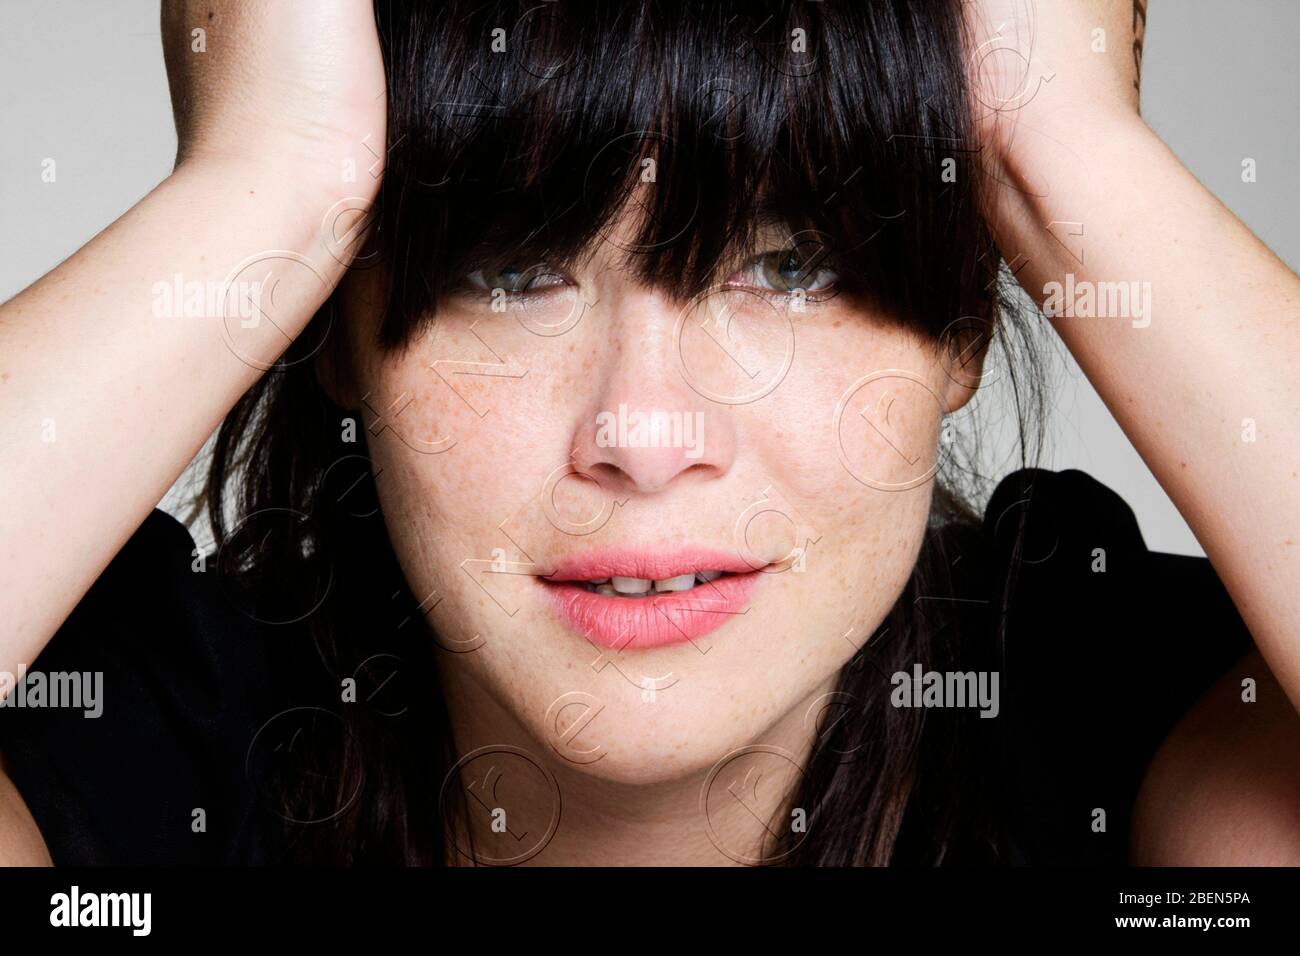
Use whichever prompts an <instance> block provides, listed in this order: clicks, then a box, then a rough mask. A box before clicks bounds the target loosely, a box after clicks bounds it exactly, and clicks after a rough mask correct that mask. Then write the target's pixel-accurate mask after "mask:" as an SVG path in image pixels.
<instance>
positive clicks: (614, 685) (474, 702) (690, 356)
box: [345, 231, 970, 784]
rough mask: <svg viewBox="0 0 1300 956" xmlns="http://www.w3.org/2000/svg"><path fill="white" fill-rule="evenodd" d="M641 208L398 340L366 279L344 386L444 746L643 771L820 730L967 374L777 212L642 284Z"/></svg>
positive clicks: (914, 512)
mask: <svg viewBox="0 0 1300 956" xmlns="http://www.w3.org/2000/svg"><path fill="white" fill-rule="evenodd" d="M625 234H627V233H625V232H623V231H617V232H611V233H610V234H609V235H608V236H607V237H606V238H605V240H604V241H603V243H602V245H601V246H600V247H599V248H598V249H597V250H596V251H595V252H594V253H593V255H592V257H591V259H590V261H589V262H587V263H586V264H585V265H584V266H583V267H582V268H580V269H577V270H574V272H573V273H571V274H569V275H567V276H565V277H559V276H557V275H554V274H551V273H548V272H547V271H546V269H544V268H543V269H540V270H535V271H529V270H524V271H523V272H522V273H520V272H517V271H513V270H510V269H500V270H498V271H496V272H492V273H487V274H484V273H482V272H480V273H477V274H472V275H471V276H469V277H468V278H467V280H466V282H465V284H464V286H463V288H462V289H461V290H460V291H458V292H456V293H455V294H453V295H451V296H450V297H448V298H447V299H445V300H443V303H442V305H441V306H440V310H439V312H438V314H437V316H436V320H435V322H434V323H433V325H432V327H431V328H430V329H429V331H428V332H426V333H422V334H420V335H417V336H416V337H415V338H414V339H413V340H412V342H411V343H410V345H409V347H408V348H406V349H405V350H404V351H397V352H384V351H382V350H380V349H379V348H378V347H377V346H376V345H374V344H373V343H374V339H375V329H376V328H377V324H376V323H377V315H378V311H379V309H378V303H377V302H376V301H375V300H374V298H373V288H374V287H373V285H372V284H371V282H369V281H368V280H367V278H366V277H365V274H361V275H358V276H354V277H353V278H352V280H350V284H349V287H348V289H347V290H346V298H345V306H346V308H347V310H348V312H349V313H350V316H349V317H350V321H349V323H348V327H349V329H350V330H351V339H350V343H351V349H350V352H351V356H352V358H351V359H350V362H352V363H353V367H352V369H351V371H350V379H351V381H350V383H349V385H348V386H347V388H348V389H349V391H353V394H351V395H350V396H348V397H349V398H350V400H351V401H352V402H353V403H354V405H355V407H359V408H361V409H362V419H363V421H364V423H365V425H366V427H367V428H368V435H367V440H368V442H369V447H370V452H371V457H372V460H373V467H374V473H375V475H376V484H377V488H378V492H379V497H380V502H381V506H382V509H383V513H384V518H385V521H386V524H387V527H388V530H389V533H390V536H391V539H392V544H393V548H394V551H395V553H396V556H397V559H398V561H399V562H400V564H401V567H402V569H403V571H404V573H405V576H406V580H407V582H408V583H409V585H410V588H411V591H412V592H413V595H414V597H415V600H416V601H417V602H420V607H419V608H418V609H412V611H411V614H412V617H413V619H414V620H416V621H418V620H419V618H420V617H421V616H423V617H424V618H425V619H427V621H428V623H429V624H430V625H431V627H432V630H433V632H434V633H435V634H436V635H437V638H436V639H437V640H438V642H439V644H440V645H441V647H442V648H443V649H444V651H445V652H443V653H440V654H439V659H440V661H441V670H442V674H443V680H444V683H445V685H446V689H447V692H448V695H449V700H450V701H451V702H452V704H453V708H452V709H453V713H454V714H455V713H456V712H457V711H458V710H461V714H460V716H457V717H456V718H455V719H456V721H457V733H458V741H457V743H458V746H460V747H461V748H462V750H463V749H465V748H472V747H479V746H483V745H486V744H500V743H510V744H514V745H522V746H524V747H525V748H526V749H528V750H530V751H531V752H533V753H534V754H535V755H536V756H537V757H538V758H541V759H545V760H547V761H548V762H549V763H551V764H552V766H555V767H558V768H560V769H562V770H563V769H566V768H567V769H571V770H572V771H574V772H578V773H582V774H588V775H594V776H595V777H598V778H603V779H605V780H607V781H617V782H621V783H633V784H646V783H652V782H668V781H672V780H675V779H680V778H684V777H686V776H688V775H692V774H696V773H698V772H700V771H706V770H708V769H709V768H710V767H711V766H713V765H714V764H715V762H717V761H718V760H719V759H720V758H722V757H723V756H724V755H726V754H728V753H729V752H730V751H732V750H734V749H736V748H739V747H743V746H745V745H747V744H750V743H754V742H759V741H770V740H773V739H778V738H779V739H780V740H782V741H790V740H796V741H797V740H801V739H806V740H807V741H808V742H811V740H812V737H813V734H814V727H815V724H814V722H815V720H816V719H817V718H818V716H819V714H820V712H821V709H822V707H823V706H826V705H827V704H828V703H829V702H828V701H827V700H826V699H825V695H827V694H828V693H829V692H830V691H831V690H832V688H833V684H834V680H835V677H836V675H837V671H838V670H839V669H840V668H841V666H842V665H844V664H845V662H846V661H848V660H849V658H850V657H851V656H852V655H853V653H854V651H855V649H856V648H857V647H859V646H861V644H862V643H863V642H864V641H865V640H866V639H867V638H868V637H869V636H871V635H872V634H873V632H874V631H875V630H876V628H877V627H878V625H879V624H880V623H881V621H882V619H883V618H884V616H885V615H886V613H887V612H888V611H889V609H890V607H891V606H892V605H893V603H894V602H895V600H896V599H897V598H898V596H899V594H900V592H901V590H902V588H903V586H904V584H905V582H906V580H907V578H908V576H909V574H910V572H911V569H912V566H913V563H914V560H915V558H916V555H917V551H918V549H919V547H920V544H921V540H922V536H923V533H924V530H925V527H926V519H927V514H928V511H929V507H930V499H931V489H932V481H931V479H932V476H933V474H934V471H935V468H936V464H937V459H938V457H939V456H940V454H941V453H942V445H941V441H940V432H941V423H942V418H943V415H944V414H945V412H947V411H951V410H955V409H956V408H957V407H959V406H960V405H961V404H962V403H964V401H965V400H966V399H967V398H968V397H969V395H970V392H969V390H968V389H966V388H964V387H961V386H960V385H959V384H958V383H957V382H956V381H955V379H954V378H953V377H950V374H949V372H950V368H949V362H948V360H947V359H946V357H945V356H944V355H942V354H940V349H939V347H938V346H937V345H936V344H935V343H934V342H933V341H932V340H929V339H927V338H924V337H921V336H919V335H917V334H916V333H914V332H911V331H908V330H906V329H905V328H904V327H903V326H902V325H901V324H900V323H897V322H893V321H890V320H888V319H887V318H886V317H885V316H883V315H880V314H878V313H877V312H875V311H873V309H872V307H870V306H869V305H867V304H866V303H865V302H864V301H862V300H861V299H859V298H856V297H854V296H851V295H849V294H847V293H845V294H834V289H833V281H834V278H835V276H834V273H833V272H831V271H829V269H817V268H816V267H815V266H814V267H809V268H806V269H804V270H803V271H800V270H799V269H798V268H797V257H795V259H794V260H791V259H790V258H789V257H788V253H789V252H790V248H789V240H788V238H786V237H785V236H784V235H783V234H781V233H779V232H774V233H771V234H770V236H769V238H770V240H771V241H770V242H769V243H768V244H767V248H770V249H772V250H774V251H777V252H780V251H781V250H782V249H783V247H785V248H784V253H785V254H778V255H775V256H769V257H767V258H766V259H763V260H761V261H760V262H758V263H752V262H751V264H750V265H748V266H746V267H744V268H738V269H736V270H734V273H733V274H732V275H731V277H730V279H729V280H728V281H727V283H726V284H725V287H724V288H720V289H718V290H715V291H713V292H712V293H710V294H707V295H704V296H701V297H699V298H697V299H696V300H694V301H690V302H683V301H672V300H670V298H668V297H666V296H665V295H664V294H662V293H660V292H657V291H655V290H654V289H651V288H647V287H645V286H644V285H641V284H639V283H638V282H637V280H636V279H635V278H634V276H633V275H632V273H631V272H629V271H627V270H626V269H625V268H624V265H625V252H626V243H625V242H624V241H623V236H624V235H625ZM651 254H652V253H651ZM371 278H373V277H371ZM525 286H526V287H527V288H526V291H523V292H522V293H519V292H517V291H516V290H518V289H520V288H523V287H525ZM791 286H794V287H796V288H799V287H802V288H803V290H804V291H803V292H802V293H800V292H798V291H795V292H790V288H789V287H791ZM719 571H721V572H725V574H724V575H723V576H722V577H720V578H717V577H715V572H719ZM692 576H694V577H692ZM710 579H712V580H710ZM600 580H604V581H606V582H607V583H605V584H604V585H603V586H601V585H594V584H591V583H590V582H594V581H600ZM692 584H693V585H694V586H693V587H691V585H692ZM688 587H689V590H678V589H682V588H688ZM646 588H649V593H648V594H645V595H637V594H635V593H632V594H625V593H624V592H637V591H640V590H644V589H646ZM668 589H671V590H668ZM613 591H617V592H619V593H611V592H613ZM458 701H459V702H461V703H463V708H458V707H456V706H455V704H456V703H457V702H458ZM466 709H467V710H468V711H469V712H471V713H473V714H475V715H476V716H475V718H474V721H475V723H476V724H477V726H473V727H471V726H470V725H468V724H466V722H465V717H464V711H465V710H466ZM777 728H784V730H783V731H782V733H781V734H776V733H775V731H776V729H777ZM462 735H468V736H471V737H473V738H474V739H468V740H466V739H460V737H461V736H462ZM557 762H558V763H557Z"/></svg>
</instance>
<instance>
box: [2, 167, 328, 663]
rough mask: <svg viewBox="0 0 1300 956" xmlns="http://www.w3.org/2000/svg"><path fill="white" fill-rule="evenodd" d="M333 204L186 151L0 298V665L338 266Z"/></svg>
mask: <svg viewBox="0 0 1300 956" xmlns="http://www.w3.org/2000/svg"><path fill="white" fill-rule="evenodd" d="M342 185H343V184H341V183H340V196H342V195H344V193H343V191H342ZM328 207H329V203H328V201H326V202H320V201H318V200H317V199H316V197H315V196H312V195H308V194H307V193H306V192H305V191H303V190H301V189H300V188H299V184H297V183H295V181H294V179H293V177H292V176H291V175H289V174H287V173H282V172H280V171H279V170H278V169H276V168H274V167H273V166H271V165H262V164H258V163H252V162H250V163H245V164H230V163H225V164H220V165H215V164H209V165H204V164H202V163H199V164H182V166H181V167H179V168H178V169H177V171H176V172H175V173H174V174H173V175H171V176H170V177H168V178H167V179H166V180H164V181H163V182H162V183H160V184H159V185H158V186H157V187H156V188H155V189H154V190H153V191H152V192H151V193H149V195H148V196H146V197H145V198H144V199H142V200H141V201H140V202H139V203H138V204H137V205H136V206H134V207H133V208H132V209H131V210H129V211H128V212H127V213H125V214H124V215H123V216H122V217H121V218H120V219H118V220H117V221H116V222H114V223H113V224H112V225H110V226H109V227H108V228H107V229H105V230H104V231H103V232H102V233H100V234H99V235H98V236H96V237H95V238H94V239H93V240H91V241H90V242H89V243H88V244H87V245H86V246H85V247H83V248H82V249H81V250H80V251H78V252H77V253H76V254H75V255H73V256H72V257H71V258H69V259H68V260H67V261H65V262H64V263H63V264H62V265H60V266H59V267H58V268H57V269H55V270H54V271H52V272H50V273H49V274H48V275H46V276H45V277H43V278H42V279H41V280H40V281H38V282H36V283H35V284H34V285H32V286H31V287H29V288H28V289H26V290H25V291H23V292H22V293H20V294H19V295H18V296H16V297H15V298H14V299H12V300H10V301H9V302H8V303H6V304H5V305H4V306H3V307H0V407H2V408H3V409H4V414H3V417H2V419H0V501H3V502H4V507H3V508H0V620H2V621H3V622H4V626H3V632H0V670H8V671H11V672H15V673H16V672H17V671H18V669H19V668H20V667H22V666H23V665H24V664H28V663H30V662H31V660H32V659H33V658H34V657H35V656H36V655H37V653H39V651H40V650H41V648H42V647H43V646H44V644H45V642H46V641H47V640H48V639H49V637H50V636H51V635H52V634H53V633H54V631H55V630H56V629H57V628H58V627H59V625H60V624H61V623H62V621H63V620H64V618H65V617H66V616H67V615H68V613H69V612H70V611H71V610H72V608H73V607H75V606H76V604H77V602H78V601H79V600H80V599H81V597H82V595H83V594H84V593H85V591H86V590H87V589H88V588H89V587H90V585H91V583H92V582H93V581H94V580H95V578H96V577H97V576H98V575H99V574H100V572H101V571H102V570H103V569H104V568H105V567H106V566H107V564H108V562H109V560H110V559H111V558H112V557H113V555H114V554H115V553H116V552H117V551H118V550H119V549H120V548H121V546H122V545H123V543H124V542H125V541H126V539H127V538H128V537H130V535H131V533H132V532H133V531H134V530H135V528H136V527H138V525H139V524H140V523H141V522H142V521H143V520H144V518H145V517H146V516H147V515H148V514H149V511H150V510H151V509H152V508H153V507H154V506H155V505H156V504H157V502H158V501H159V500H160V499H161V498H162V496H163V495H164V493H165V492H166V491H167V489H168V487H169V486H170V485H171V484H172V482H174V481H175V480H176V478H177V477H178V476H179V475H180V474H181V472H182V471H183V470H184V468H185V466H186V464H187V463H188V462H189V461H190V459H191V458H192V457H193V456H194V454H195V453H196V452H197V451H198V449H199V448H200V447H201V446H202V444H203V442H204V440H205V439H206V438H207V437H208V435H209V434H210V433H211V432H212V431H213V429H214V428H215V427H216V425H217V424H218V423H219V422H220V420H221V417H222V416H223V415H224V414H225V412H226V411H227V410H228V409H229V408H230V406H231V405H232V404H233V403H234V402H235V401H236V399H237V398H238V397H239V395H240V394H241V393H242V392H243V391H244V390H245V389H247V388H248V387H249V386H250V385H251V384H252V383H253V382H254V381H255V379H256V378H257V376H258V375H260V374H261V372H262V370H263V369H264V368H265V367H266V366H267V365H268V364H269V363H271V362H273V361H274V360H275V358H276V357H277V356H278V355H279V354H280V353H281V352H282V351H283V349H284V348H285V347H286V346H287V345H288V344H289V342H290V341H291V339H292V337H293V336H295V335H296V334H298V332H300V331H301V329H302V328H303V326H304V325H305V324H306V323H307V321H308V320H309V319H310V318H311V316H312V314H313V313H314V311H315V310H316V308H317V307H318V306H319V305H320V304H321V303H322V302H323V301H324V299H325V297H326V295H327V294H328V292H329V291H330V289H331V288H332V287H333V286H334V285H335V284H336V283H337V281H338V279H339V277H340V276H341V274H342V272H343V266H342V265H341V264H340V263H339V262H338V259H337V258H336V256H335V255H332V254H331V250H329V249H327V248H326V247H325V245H324V244H323V240H322V238H321V222H322V217H323V216H324V215H325V213H326V211H327V209H328ZM241 263H242V264H243V265H244V267H243V268H242V269H240V268H239V267H240V265H241ZM227 280H231V282H230V285H229V286H228V287H226V292H227V293H228V296H227V298H226V299H225V300H224V302H223V301H221V298H220V296H221V292H222V289H223V283H225V282H226V281H227Z"/></svg>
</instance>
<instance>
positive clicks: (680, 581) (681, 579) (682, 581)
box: [655, 574, 695, 591]
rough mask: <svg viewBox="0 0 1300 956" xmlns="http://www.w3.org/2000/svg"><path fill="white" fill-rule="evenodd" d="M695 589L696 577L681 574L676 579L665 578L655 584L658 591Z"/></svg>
mask: <svg viewBox="0 0 1300 956" xmlns="http://www.w3.org/2000/svg"><path fill="white" fill-rule="evenodd" d="M693 587H695V575H693V574H679V575H677V577H675V578H664V579H663V580H662V581H656V582H655V590H656V591H689V590H690V589H691V588H693Z"/></svg>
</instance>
